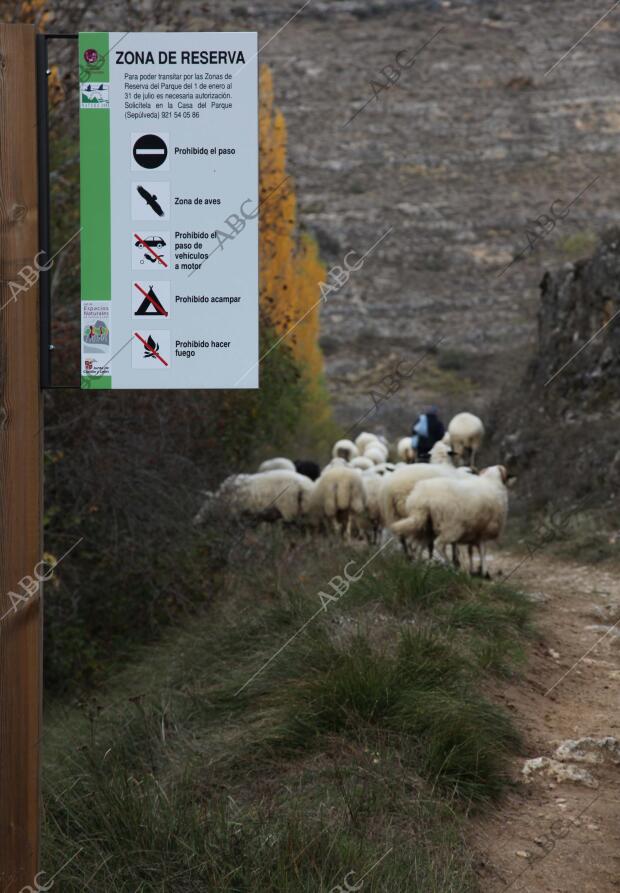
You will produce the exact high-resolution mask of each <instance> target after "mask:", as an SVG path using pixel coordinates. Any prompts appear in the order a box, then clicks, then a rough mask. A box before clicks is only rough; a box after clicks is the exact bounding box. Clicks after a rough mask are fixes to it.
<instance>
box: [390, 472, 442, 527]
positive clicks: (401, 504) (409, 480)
mask: <svg viewBox="0 0 620 893" xmlns="http://www.w3.org/2000/svg"><path fill="white" fill-rule="evenodd" d="M455 474H457V469H456V468H454V467H453V466H449V465H430V464H427V463H426V462H418V463H415V464H414V465H402V466H401V467H400V468H397V469H396V470H395V471H394V472H393V473H392V474H389V475H386V476H385V477H384V478H383V482H382V487H381V512H382V515H383V521H384V524H385V525H386V527H389V526H390V525H391V524H393V523H394V522H395V521H398V520H399V519H401V518H404V517H406V512H405V503H406V501H407V497H408V496H409V494H410V493H411V491H412V490H413V488H414V487H415V486H417V484H418V483H419V482H420V481H423V480H426V479H427V478H433V477H446V476H448V475H455Z"/></svg>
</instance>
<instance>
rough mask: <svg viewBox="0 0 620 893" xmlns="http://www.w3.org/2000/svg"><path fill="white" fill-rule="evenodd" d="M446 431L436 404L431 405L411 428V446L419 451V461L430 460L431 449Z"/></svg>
mask: <svg viewBox="0 0 620 893" xmlns="http://www.w3.org/2000/svg"><path fill="white" fill-rule="evenodd" d="M445 431H446V429H445V428H444V425H443V422H442V421H441V419H440V418H439V415H438V411H437V407H436V406H429V408H428V409H427V410H426V411H425V412H423V413H421V414H420V415H419V416H418V418H417V420H416V421H415V422H414V425H413V428H412V429H411V446H412V447H413V448H414V450H415V451H416V453H417V460H418V462H428V460H429V453H430V451H431V450H432V449H433V447H434V445H435V444H436V443H437V441H438V440H441V438H442V437H443V436H444V434H445Z"/></svg>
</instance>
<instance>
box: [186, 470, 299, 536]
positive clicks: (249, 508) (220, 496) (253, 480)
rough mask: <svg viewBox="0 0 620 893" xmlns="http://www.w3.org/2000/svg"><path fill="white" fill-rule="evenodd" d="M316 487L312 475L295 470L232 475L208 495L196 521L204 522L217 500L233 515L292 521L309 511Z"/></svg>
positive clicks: (261, 519) (263, 519)
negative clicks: (308, 476)
mask: <svg viewBox="0 0 620 893" xmlns="http://www.w3.org/2000/svg"><path fill="white" fill-rule="evenodd" d="M314 486H315V485H314V483H313V482H312V481H311V480H309V478H307V477H305V475H302V474H297V472H295V471H287V470H274V471H264V472H259V473H258V474H237V475H231V477H228V478H226V480H225V481H223V482H222V484H220V486H219V487H218V489H217V491H216V492H215V493H210V494H207V499H206V501H205V503H204V504H203V506H202V508H201V509H200V511H199V512H198V514H197V515H196V518H195V521H196V523H200V522H201V521H203V520H204V519H205V517H206V515H207V514H208V510H209V508H210V507H211V506H212V505H213V503H214V502H215V501H216V500H217V501H219V502H221V503H222V504H223V505H225V507H226V508H227V509H228V513H229V515H230V516H231V517H234V518H244V517H251V518H254V519H256V520H259V521H277V520H280V519H282V520H283V521H293V520H295V519H296V518H300V517H301V516H303V515H305V514H307V512H308V510H309V508H310V502H311V496H312V491H313V489H314Z"/></svg>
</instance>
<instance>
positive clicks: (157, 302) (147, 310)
mask: <svg viewBox="0 0 620 893" xmlns="http://www.w3.org/2000/svg"><path fill="white" fill-rule="evenodd" d="M133 285H134V287H133V292H132V305H133V315H134V316H165V317H167V316H168V308H169V306H170V283H169V282H151V283H150V284H149V285H146V284H145V283H144V284H141V283H140V282H134V284H133Z"/></svg>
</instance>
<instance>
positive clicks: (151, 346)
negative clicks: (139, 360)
mask: <svg viewBox="0 0 620 893" xmlns="http://www.w3.org/2000/svg"><path fill="white" fill-rule="evenodd" d="M146 344H147V346H146V348H145V349H144V356H145V357H151V358H153V357H155V352H157V353H159V344H157V343H156V341H155V340H154V338H153V336H152V335H149V337H148V338H147V339H146Z"/></svg>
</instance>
